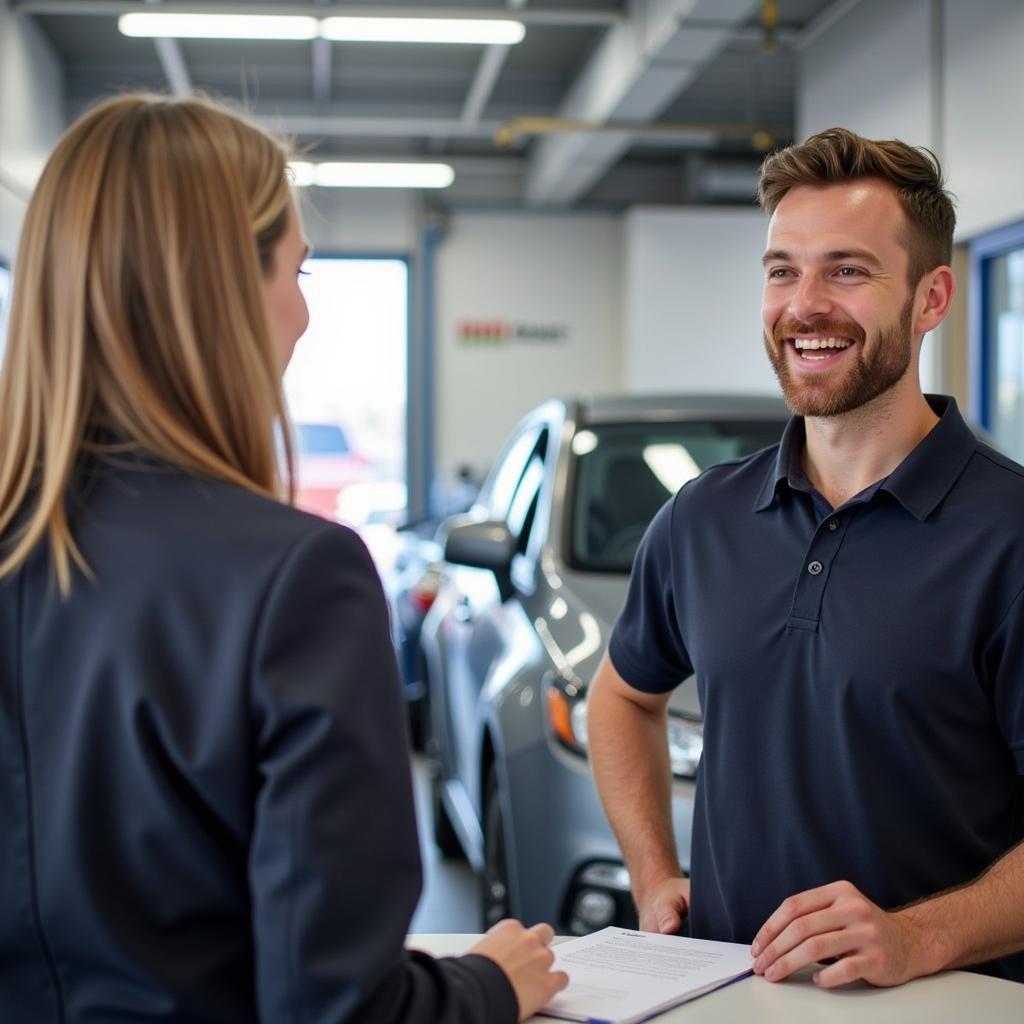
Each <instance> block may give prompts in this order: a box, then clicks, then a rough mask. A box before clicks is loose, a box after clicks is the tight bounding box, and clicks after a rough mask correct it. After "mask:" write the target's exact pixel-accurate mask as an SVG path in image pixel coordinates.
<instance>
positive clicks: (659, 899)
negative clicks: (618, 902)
mask: <svg viewBox="0 0 1024 1024" xmlns="http://www.w3.org/2000/svg"><path fill="white" fill-rule="evenodd" d="M636 905H637V910H638V911H639V915H640V930H641V931H642V932H660V933H661V934H662V935H676V934H677V933H678V932H679V929H680V928H681V927H682V925H683V918H685V917H686V915H687V914H688V913H689V911H690V880H689V879H688V878H666V879H665V880H664V881H663V882H660V883H659V884H658V885H656V886H655V887H654V888H653V889H651V891H650V892H649V893H644V894H643V896H642V897H641V896H640V895H637V898H636Z"/></svg>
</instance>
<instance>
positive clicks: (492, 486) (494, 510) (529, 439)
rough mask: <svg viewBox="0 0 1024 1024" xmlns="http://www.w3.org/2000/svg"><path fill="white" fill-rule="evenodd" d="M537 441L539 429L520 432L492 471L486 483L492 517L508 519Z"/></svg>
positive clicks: (487, 502) (489, 515) (488, 506)
mask: <svg viewBox="0 0 1024 1024" xmlns="http://www.w3.org/2000/svg"><path fill="white" fill-rule="evenodd" d="M536 442H537V430H536V428H535V427H534V428H531V429H529V430H524V431H523V432H522V433H520V434H519V435H518V436H517V437H516V438H514V439H513V441H512V442H511V443H510V444H509V445H508V447H507V448H506V449H505V454H504V456H503V457H502V460H501V462H500V463H498V465H497V466H496V467H495V469H494V470H493V471H492V473H491V476H490V479H489V481H488V483H487V484H486V485H485V493H486V495H487V497H486V499H485V501H486V504H487V514H488V517H489V518H490V519H504V520H507V519H508V515H509V508H510V507H511V504H512V496H513V495H514V494H515V492H516V488H517V486H518V485H519V481H520V480H521V479H522V477H523V472H524V471H525V469H526V463H527V460H528V459H529V457H530V455H531V454H532V453H533V451H534V449H535V447H536Z"/></svg>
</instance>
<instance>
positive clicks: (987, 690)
mask: <svg viewBox="0 0 1024 1024" xmlns="http://www.w3.org/2000/svg"><path fill="white" fill-rule="evenodd" d="M760 198H761V202H762V205H763V206H764V207H765V209H766V210H767V211H768V213H769V214H771V220H770V223H769V228H768V241H767V246H766V251H765V253H764V257H763V263H764V268H765V283H764V300H763V305H762V321H763V329H764V344H765V348H766V351H767V354H768V358H769V359H770V361H771V363H772V366H773V367H774V369H775V373H776V375H777V376H778V378H779V383H780V385H781V387H782V391H783V394H784V395H785V398H786V400H787V402H788V403H789V405H790V406H791V408H792V409H793V412H794V413H795V414H796V415H795V416H794V417H793V419H792V420H791V422H790V424H789V426H788V428H787V430H786V432H785V434H784V436H783V439H782V441H781V443H780V444H779V445H778V446H777V447H776V448H773V449H768V450H766V451H764V452H761V453H758V454H756V455H753V456H751V457H749V458H747V459H743V460H737V461H735V462H730V463H725V464H722V465H720V466H717V467H714V468H712V469H710V470H708V471H707V472H706V473H704V474H703V475H702V476H700V477H699V478H698V479H696V480H694V481H692V482H691V483H690V484H688V485H687V486H686V487H684V488H683V489H682V490H681V491H680V492H679V494H677V495H676V497H675V498H674V499H672V500H671V501H670V502H669V503H668V504H667V505H666V506H665V507H664V508H663V509H662V510H661V512H660V513H659V514H658V516H657V517H656V519H655V520H654V522H653V523H652V524H651V527H650V529H649V530H648V533H647V535H646V537H645V539H644V542H643V544H642V545H641V547H640V550H639V552H638V554H637V557H636V561H635V563H634V566H633V574H632V578H631V581H630V591H629V596H628V598H627V602H626V606H625V608H624V609H623V612H622V614H621V616H620V618H619V620H618V622H617V624H616V627H615V629H614V631H613V634H612V637H611V642H610V645H609V651H608V655H607V657H606V658H605V659H604V662H603V663H602V666H601V668H600V670H599V672H598V674H597V677H596V678H595V680H594V683H593V685H592V687H591V691H590V696H589V707H590V712H589V736H590V749H591V756H592V761H593V766H594V773H595V776H596V778H597V783H598V788H599V790H600V793H601V797H602V800H603V801H604V805H605V809H606V811H607V813H608V816H609V818H610V820H611V822H612V825H613V827H614V829H615V832H616V835H617V836H618V838H619V842H620V845H621V846H622V850H623V854H624V856H625V858H626V861H627V864H628V866H629V869H630V873H631V878H632V882H633V893H634V898H635V900H636V903H637V907H638V909H639V912H640V925H641V927H642V928H646V929H649V930H652V931H662V932H675V931H678V930H680V928H684V929H686V930H688V931H689V933H690V934H692V935H694V936H697V937H701V938H711V939H724V940H729V941H734V942H750V943H751V952H752V956H753V957H754V969H755V971H757V972H758V973H760V974H763V975H764V976H765V977H766V978H768V979H769V980H773V981H777V980H782V979H783V978H786V977H788V976H790V975H791V974H792V973H793V972H794V971H796V970H799V969H801V968H803V967H806V966H808V965H812V964H815V963H818V962H820V961H826V965H825V966H823V967H819V968H816V970H815V974H814V978H815V981H816V982H817V983H818V984H820V985H822V986H824V987H831V986H835V985H842V984H845V983H847V982H850V981H854V980H857V979H864V980H866V981H868V982H871V983H873V984H877V985H896V984H900V983H902V982H904V981H907V980H909V979H911V978H914V977H918V976H920V975H924V974H930V973H933V972H935V971H938V970H942V969H944V968H949V967H970V968H973V969H976V970H981V971H984V972H986V973H991V974H996V975H999V976H1002V977H1007V978H1011V979H1014V980H1017V981H1024V955H1022V954H1021V952H1020V951H1021V950H1024V845H1022V844H1021V840H1022V838H1024V469H1022V468H1021V467H1020V466H1018V465H1017V464H1015V463H1013V462H1011V461H1010V460H1008V459H1005V458H1003V457H1002V456H1000V455H998V454H997V453H996V452H994V451H993V450H992V449H990V448H988V447H986V446H985V445H984V444H982V443H980V442H979V441H977V440H976V439H975V437H974V436H973V434H972V433H971V431H970V429H969V428H968V427H967V425H966V424H965V423H964V421H963V419H962V417H961V416H960V413H959V411H958V410H957V407H956V403H955V402H954V401H953V400H952V399H951V398H946V397H941V396H925V395H924V394H923V393H922V391H921V388H920V384H919V381H918V362H919V358H920V352H921V345H922V342H923V339H924V336H925V335H926V334H927V333H928V332H929V331H931V330H932V329H933V328H935V327H937V326H938V325H939V324H940V323H941V322H942V320H943V319H944V317H945V316H946V313H947V312H948V310H949V306H950V302H951V300H952V297H953V290H954V283H953V275H952V272H951V271H950V269H949V262H950V254H951V249H952V237H953V226H954V213H953V206H952V202H951V200H950V197H949V195H948V194H947V193H946V192H945V190H944V189H943V186H942V180H941V171H940V168H939V166H938V164H937V162H936V161H935V159H934V157H932V156H931V154H929V153H927V152H923V151H920V150H916V149H914V148H912V147H910V146H907V145H905V144H904V143H901V142H872V141H870V140H867V139H863V138H860V137H859V136H857V135H854V134H853V133H852V132H849V131H845V130H843V129H832V130H830V131H827V132H822V133H820V134H818V135H815V136H812V137H811V138H810V139H808V140H807V142H805V143H804V144H802V145H799V146H793V147H790V148H789V149H787V150H783V151H782V152H780V153H777V154H775V155H773V156H771V157H769V158H768V160H766V162H765V165H764V167H763V168H762V177H761V185H760ZM691 673H695V674H696V677H697V684H698V690H699V692H700V697H701V703H702V708H703V711H704V719H705V723H704V756H703V758H702V760H701V765H700V769H699V773H698V779H697V797H696V806H695V811H694V821H693V836H692V850H691V870H692V875H691V877H692V887H691V880H690V879H688V878H684V877H683V876H682V874H681V872H680V870H679V861H678V856H677V851H676V849H675V844H674V838H673V834H672V827H671V820H670V813H669V808H670V786H671V774H670V771H669V762H668V753H667V749H666V739H665V724H666V714H667V705H668V699H669V695H670V693H671V691H672V690H673V689H674V688H675V687H676V686H677V685H678V684H679V683H680V682H681V681H682V680H683V679H684V678H686V677H687V676H689V675H690V674H691Z"/></svg>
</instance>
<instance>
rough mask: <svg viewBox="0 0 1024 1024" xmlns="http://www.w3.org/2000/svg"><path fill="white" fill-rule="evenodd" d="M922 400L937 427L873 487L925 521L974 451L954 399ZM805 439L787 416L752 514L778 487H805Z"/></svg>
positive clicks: (800, 423) (799, 424) (799, 422)
mask: <svg viewBox="0 0 1024 1024" xmlns="http://www.w3.org/2000/svg"><path fill="white" fill-rule="evenodd" d="M925 398H926V399H927V401H928V404H929V405H930V406H931V407H932V409H933V410H934V411H935V413H936V415H937V416H938V417H939V422H938V423H936V424H935V426H934V427H933V428H932V429H931V431H930V432H929V433H928V435H927V436H926V437H925V438H924V439H923V440H922V441H921V443H920V444H918V446H917V447H916V448H914V450H913V451H912V452H911V453H910V454H909V455H908V456H907V457H906V458H905V459H904V460H903V461H902V462H901V463H900V464H899V465H898V466H897V467H896V468H895V469H894V470H893V471H892V472H891V473H890V474H889V476H888V477H886V478H885V479H884V480H882V481H881V482H880V483H879V484H878V485H876V487H877V490H884V491H887V492H888V493H889V494H891V495H892V496H893V497H894V498H895V499H896V500H897V501H898V502H899V503H900V504H901V505H902V506H903V507H904V508H905V509H906V510H907V511H908V512H909V513H910V514H911V515H913V516H914V517H915V518H917V519H919V520H924V519H927V518H928V516H929V515H931V513H932V512H933V511H935V509H936V507H937V506H938V505H939V503H940V502H941V501H942V499H943V498H945V496H946V495H947V494H948V493H949V491H950V488H952V486H953V484H954V483H955V482H956V480H957V478H958V477H959V476H960V474H961V473H962V472H963V469H964V467H965V466H966V465H967V460H968V459H969V458H970V457H971V454H972V453H973V452H974V450H975V448H976V447H977V441H976V439H975V437H974V434H973V433H972V432H971V428H970V427H969V426H967V424H966V423H965V422H964V418H963V417H962V416H961V415H960V410H959V409H958V408H957V404H956V399H954V398H951V397H949V396H948V395H926V396H925ZM805 438H806V434H805V430H804V420H803V417H802V416H794V417H792V418H791V419H790V421H789V423H787V424H786V429H785V431H784V432H783V435H782V440H781V441H780V442H779V449H778V452H777V454H776V457H775V460H774V462H773V463H772V465H771V468H770V470H769V472H768V473H767V474H766V476H765V481H764V484H763V485H762V487H761V490H760V491H759V492H758V496H757V503H756V504H755V505H754V511H755V512H763V511H764V510H765V509H766V508H768V507H769V506H770V505H771V504H772V503H773V502H774V500H775V496H776V494H777V493H778V491H779V487H780V486H781V485H782V484H783V483H786V484H787V486H789V487H794V485H797V486H799V485H800V484H801V483H804V482H805V480H806V478H805V476H804V472H803V464H802V460H801V455H802V453H803V449H804V443H805ZM872 490H874V488H872Z"/></svg>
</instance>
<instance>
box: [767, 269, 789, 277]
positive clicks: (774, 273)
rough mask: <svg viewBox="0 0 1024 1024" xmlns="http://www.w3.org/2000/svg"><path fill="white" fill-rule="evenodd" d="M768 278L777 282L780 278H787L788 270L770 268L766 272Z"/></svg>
mask: <svg viewBox="0 0 1024 1024" xmlns="http://www.w3.org/2000/svg"><path fill="white" fill-rule="evenodd" d="M768 277H769V278H774V279H775V280H778V279H779V278H781V277H789V270H788V269H787V268H786V267H772V268H771V270H769V271H768Z"/></svg>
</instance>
